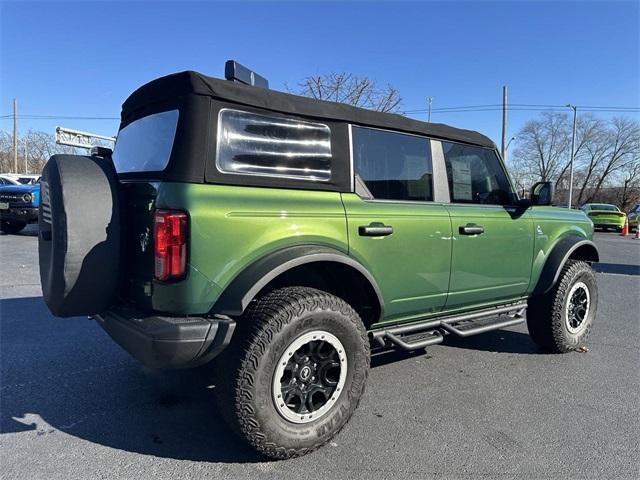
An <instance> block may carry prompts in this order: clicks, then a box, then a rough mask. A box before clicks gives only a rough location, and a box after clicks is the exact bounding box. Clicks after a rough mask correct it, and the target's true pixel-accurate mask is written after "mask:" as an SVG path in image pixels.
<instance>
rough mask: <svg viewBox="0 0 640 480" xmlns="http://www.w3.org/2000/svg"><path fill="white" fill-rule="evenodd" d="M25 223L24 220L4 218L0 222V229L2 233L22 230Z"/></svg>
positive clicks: (13, 232)
mask: <svg viewBox="0 0 640 480" xmlns="http://www.w3.org/2000/svg"><path fill="white" fill-rule="evenodd" d="M26 226H27V224H26V223H25V222H17V221H13V220H5V221H3V222H2V224H0V230H2V231H3V232H4V233H8V234H10V235H11V234H15V233H18V232H21V231H22V230H24V227H26Z"/></svg>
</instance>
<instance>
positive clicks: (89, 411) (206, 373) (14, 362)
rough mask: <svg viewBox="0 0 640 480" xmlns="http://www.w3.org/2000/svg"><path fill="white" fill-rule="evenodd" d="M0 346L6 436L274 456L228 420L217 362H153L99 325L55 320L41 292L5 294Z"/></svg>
mask: <svg viewBox="0 0 640 480" xmlns="http://www.w3.org/2000/svg"><path fill="white" fill-rule="evenodd" d="M0 345H1V346H2V348H1V350H0V368H1V370H0V379H1V384H0V404H1V405H2V408H1V409H0V438H2V436H3V435H7V434H12V433H18V432H27V431H33V432H34V434H36V435H38V436H43V435H64V434H66V435H71V436H74V437H76V438H79V439H83V440H86V441H89V442H93V443H96V444H100V445H104V446H108V447H111V448H115V449H119V450H125V451H129V452H136V453H142V454H145V455H154V456H158V457H166V458H173V459H178V460H195V461H206V462H223V463H238V462H241V463H247V462H263V461H265V460H266V459H265V458H264V457H263V456H261V455H259V454H257V453H256V452H254V451H253V450H251V449H250V448H249V447H247V446H246V445H245V444H244V443H243V442H242V441H241V440H240V439H239V438H237V437H236V436H235V435H234V434H233V432H232V431H231V430H230V429H229V428H228V427H227V426H226V424H224V422H223V421H222V419H221V418H220V413H219V412H218V409H217V406H216V404H215V399H214V389H215V384H214V379H213V375H212V374H211V369H210V368H200V369H194V370H177V371H150V370H148V369H145V368H143V367H141V366H140V365H139V364H138V363H137V362H136V361H135V360H133V359H131V358H130V357H129V356H128V354H126V353H125V352H124V351H122V350H120V348H119V347H118V346H117V345H115V344H114V343H113V342H112V341H111V339H109V338H108V336H107V335H106V333H104V332H103V331H102V330H101V329H100V327H99V326H98V325H97V324H95V322H92V321H87V320H86V319H82V318H72V319H57V318H54V317H52V316H51V315H50V314H49V312H48V310H47V308H46V306H45V305H44V302H43V300H42V298H41V297H31V298H15V299H6V300H0ZM4 441H8V439H7V438H5V439H4Z"/></svg>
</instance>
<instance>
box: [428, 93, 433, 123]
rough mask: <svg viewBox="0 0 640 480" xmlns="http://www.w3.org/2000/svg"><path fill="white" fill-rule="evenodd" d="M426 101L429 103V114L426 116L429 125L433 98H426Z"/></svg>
mask: <svg viewBox="0 0 640 480" xmlns="http://www.w3.org/2000/svg"><path fill="white" fill-rule="evenodd" d="M427 101H428V103H429V109H428V110H429V114H428V115H427V122H429V123H431V102H432V101H433V97H429V98H427Z"/></svg>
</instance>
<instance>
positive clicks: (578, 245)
mask: <svg viewBox="0 0 640 480" xmlns="http://www.w3.org/2000/svg"><path fill="white" fill-rule="evenodd" d="M578 249H581V253H580V255H579V258H580V259H581V260H586V261H588V262H599V261H600V254H599V253H598V247H596V244H595V243H593V242H592V241H591V240H588V239H586V238H584V237H579V236H577V235H569V236H566V237H564V238H562V239H561V240H559V241H558V242H557V243H556V245H555V246H554V247H553V249H552V250H551V253H549V256H548V257H547V260H546V261H545V264H544V267H542V273H540V278H539V279H538V283H537V284H536V287H535V288H534V290H533V295H542V294H544V293H547V292H548V291H549V290H551V288H552V287H553V286H554V285H555V284H556V282H557V281H558V277H559V276H560V272H561V271H562V267H564V264H565V263H567V260H569V258H571V256H572V255H573V254H574V253H575V252H576V251H577V250H578Z"/></svg>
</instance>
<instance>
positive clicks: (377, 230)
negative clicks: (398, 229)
mask: <svg viewBox="0 0 640 480" xmlns="http://www.w3.org/2000/svg"><path fill="white" fill-rule="evenodd" d="M392 233H393V227H390V226H387V225H385V224H383V223H372V224H371V225H367V226H364V225H363V226H360V227H358V235H360V236H361V237H386V236H387V235H391V234H392Z"/></svg>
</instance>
